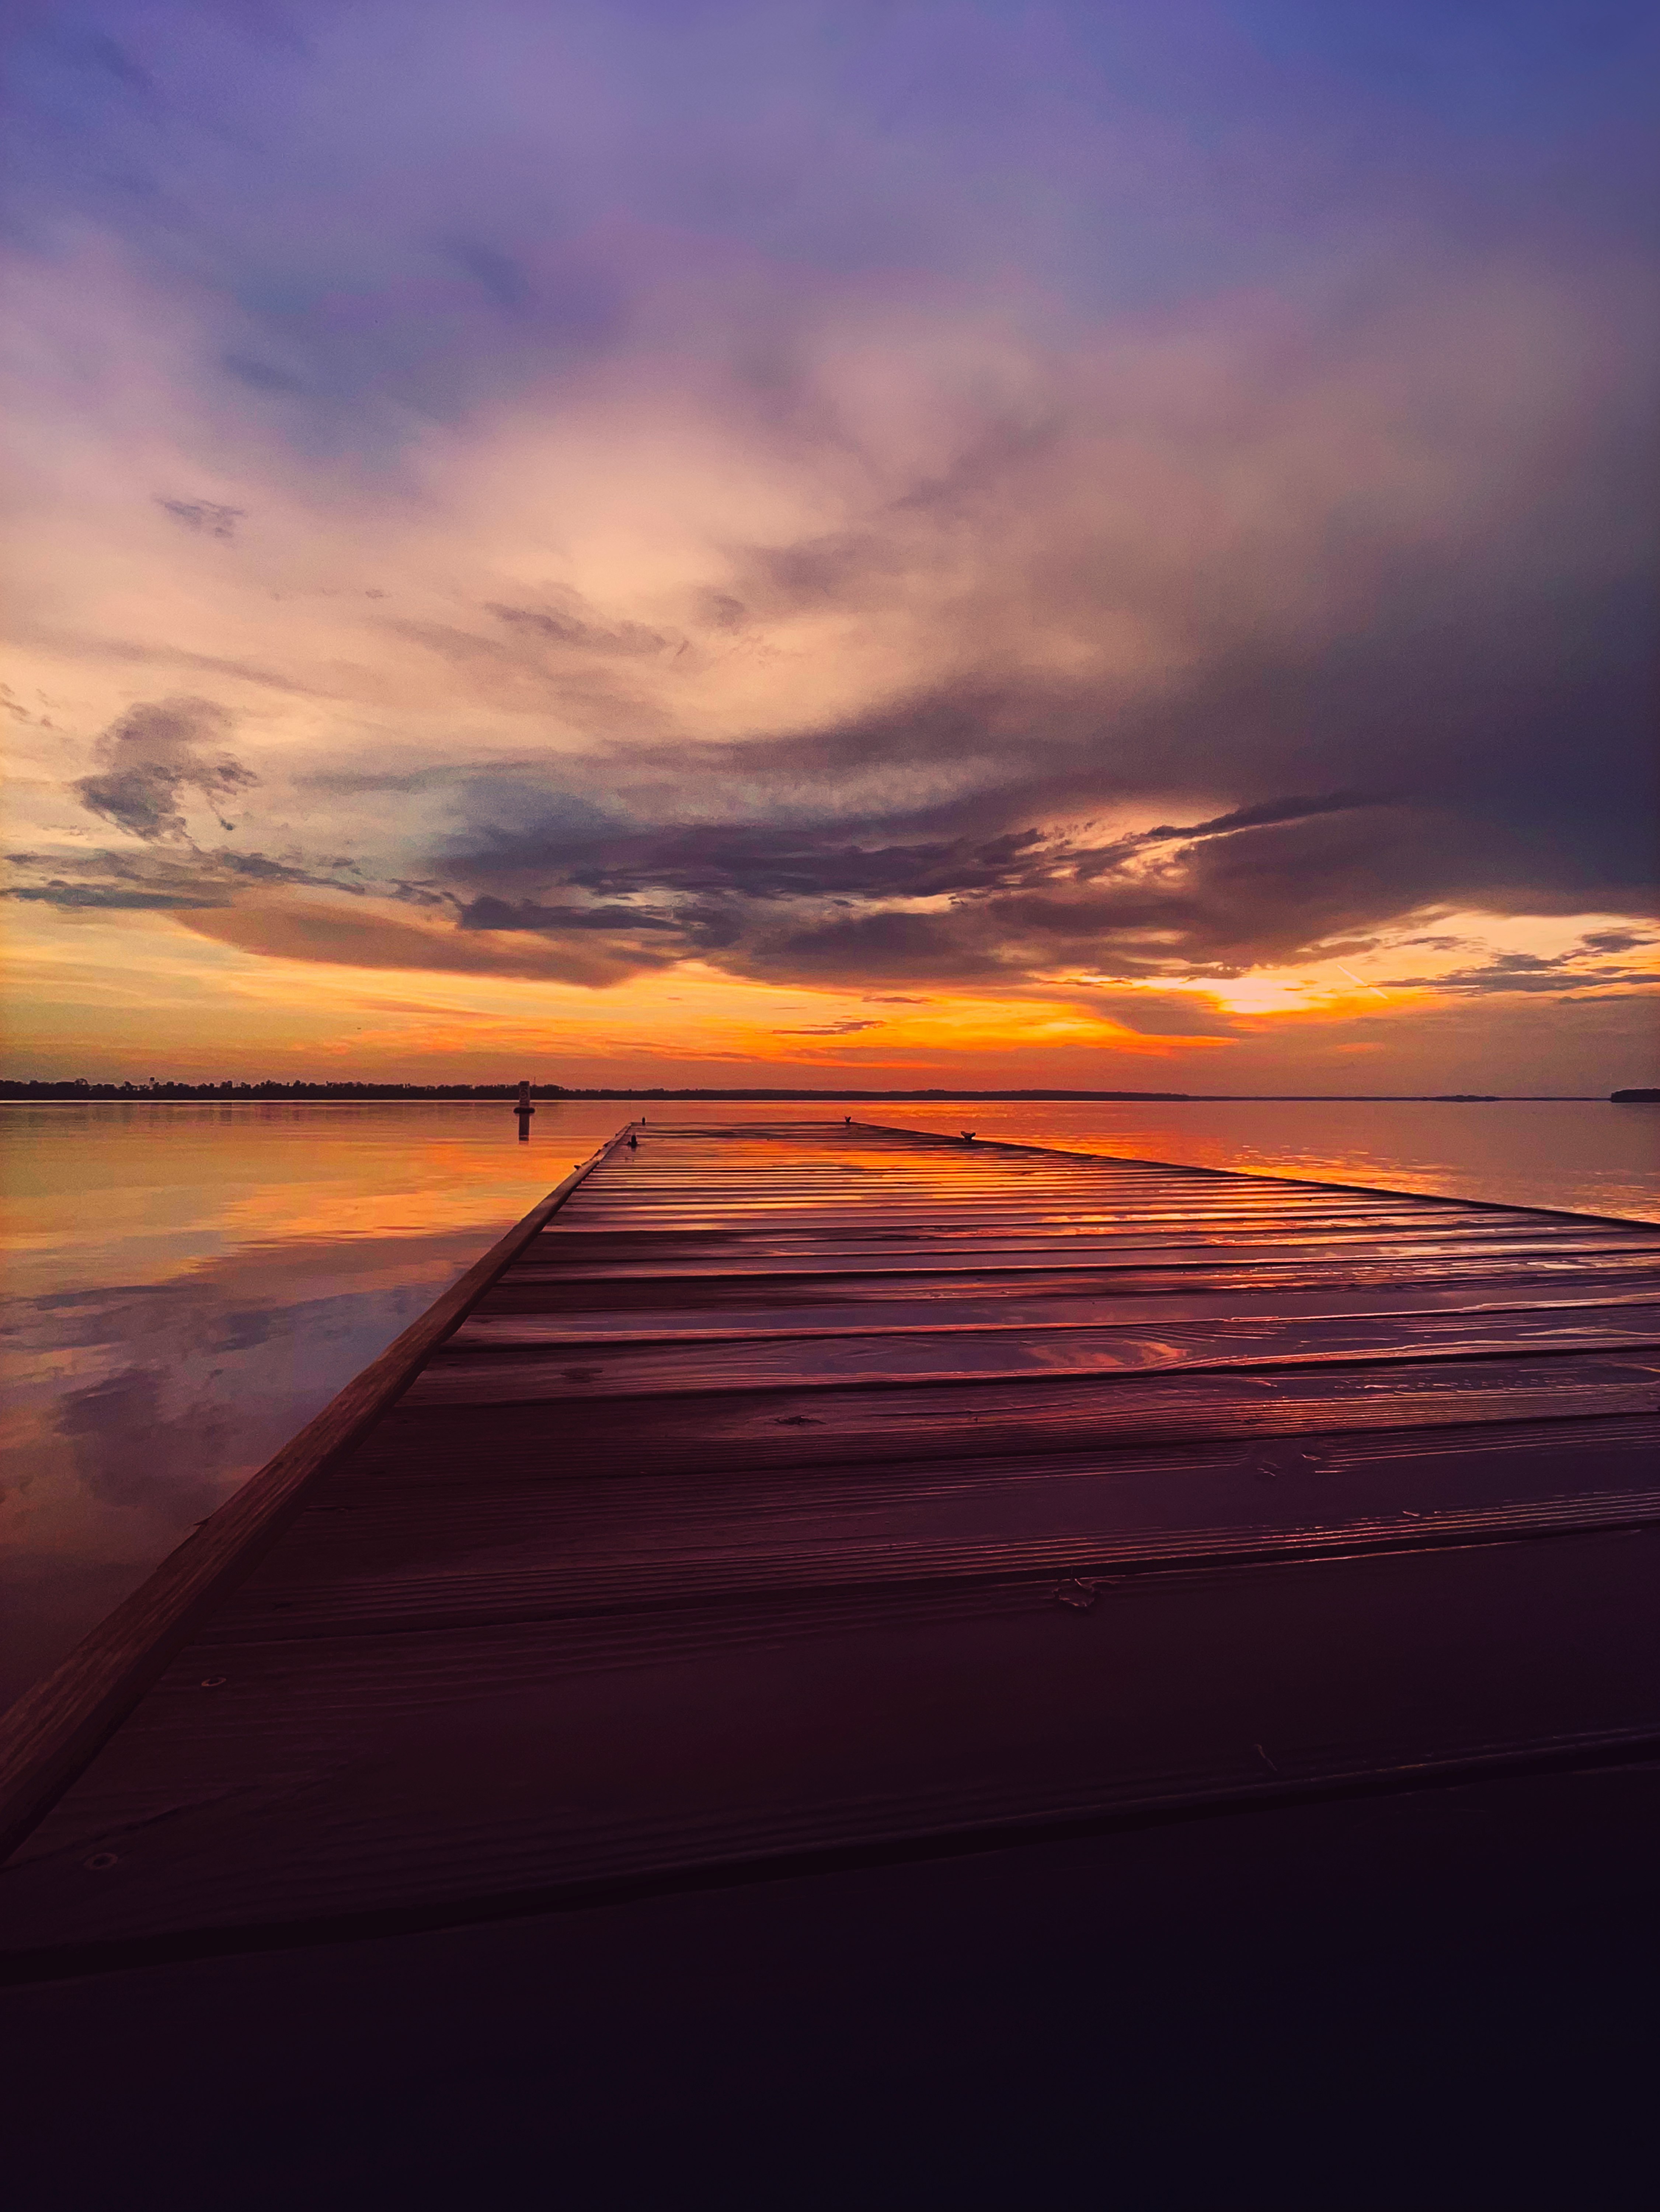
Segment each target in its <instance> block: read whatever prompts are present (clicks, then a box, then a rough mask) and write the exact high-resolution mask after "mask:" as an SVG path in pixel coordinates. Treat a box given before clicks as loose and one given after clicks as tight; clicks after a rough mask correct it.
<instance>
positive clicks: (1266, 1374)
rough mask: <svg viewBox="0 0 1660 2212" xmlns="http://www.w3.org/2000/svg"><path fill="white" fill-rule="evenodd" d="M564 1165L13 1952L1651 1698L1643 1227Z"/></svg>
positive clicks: (1027, 1813)
mask: <svg viewBox="0 0 1660 2212" xmlns="http://www.w3.org/2000/svg"><path fill="white" fill-rule="evenodd" d="M560 1196H561V1194H555V1198H554V1200H550V1201H548V1202H547V1205H546V1206H545V1208H544V1209H543V1210H541V1218H538V1217H537V1216H532V1217H530V1218H527V1221H526V1223H524V1224H521V1225H520V1229H519V1230H518V1231H515V1232H514V1241H513V1245H512V1249H511V1250H510V1251H508V1252H507V1253H506V1254H505V1255H504V1254H503V1251H502V1248H498V1250H497V1253H496V1254H495V1255H491V1261H490V1263H484V1264H485V1271H486V1273H488V1276H489V1280H488V1282H487V1283H481V1284H479V1285H474V1286H473V1288H472V1289H471V1291H469V1292H468V1293H467V1295H466V1297H465V1299H464V1300H460V1301H458V1304H457V1305H456V1309H455V1310H454V1311H453V1313H451V1314H450V1315H449V1316H447V1318H445V1319H444V1320H443V1321H442V1322H441V1325H438V1326H435V1327H434V1328H433V1329H432V1330H431V1332H430V1334H429V1337H428V1338H427V1340H425V1341H424V1342H423V1343H422V1344H421V1345H420V1346H417V1347H415V1348H414V1349H413V1352H412V1356H411V1357H410V1361H409V1364H408V1367H407V1368H406V1369H405V1371H404V1376H403V1377H402V1379H401V1380H400V1382H399V1383H398V1386H397V1388H396V1389H386V1390H385V1391H383V1392H382V1393H381V1394H380V1396H379V1397H378V1398H377V1399H376V1400H375V1401H374V1405H373V1406H371V1407H368V1409H367V1410H364V1409H362V1408H360V1410H362V1419H356V1420H355V1422H354V1425H352V1426H351V1427H350V1433H349V1434H348V1433H346V1432H345V1431H344V1430H342V1431H338V1432H337V1433H336V1434H335V1435H334V1437H333V1439H332V1441H331V1443H329V1444H328V1446H327V1449H326V1450H325V1452H324V1454H323V1455H322V1456H321V1457H320V1458H319V1461H318V1463H317V1465H316V1466H315V1467H313V1469H312V1472H311V1474H309V1475H308V1476H307V1478H306V1479H305V1480H304V1482H303V1484H301V1483H298V1482H296V1483H295V1484H294V1485H293V1486H291V1487H290V1488H289V1489H287V1490H285V1491H284V1492H283V1497H282V1499H281V1502H280V1510H279V1511H277V1512H275V1513H273V1515H272V1517H271V1521H270V1522H268V1523H265V1524H263V1525H262V1528H261V1530H260V1533H259V1537H258V1543H257V1544H244V1545H243V1546H242V1547H240V1549H238V1550H237V1552H236V1553H235V1568H234V1574H233V1573H230V1572H227V1573H226V1574H225V1575H224V1576H223V1577H222V1578H221V1579H220V1581H219V1582H218V1583H216V1584H215V1585H212V1586H211V1587H208V1588H206V1589H204V1590H203V1592H202V1593H201V1594H200V1595H199V1596H198V1597H197V1598H196V1599H194V1600H193V1601H192V1606H191V1608H190V1611H189V1616H188V1618H187V1619H183V1618H182V1617H181V1620H180V1622H179V1624H177V1625H176V1633H175V1634H174V1649H175V1650H176V1652H177V1656H176V1657H175V1658H174V1659H173V1662H172V1664H171V1665H170V1666H168V1667H167V1668H166V1669H165V1671H164V1672H162V1673H161V1674H160V1675H159V1677H158V1679H156V1680H155V1681H154V1684H153V1686H151V1687H150V1688H149V1691H148V1692H147V1693H146V1694H144V1695H143V1696H142V1698H138V1699H137V1704H136V1705H133V1709H132V1710H131V1712H130V1714H129V1717H127V1718H126V1720H125V1723H124V1724H123V1725H121V1726H120V1727H119V1728H118V1729H115V1730H114V1733H113V1734H112V1735H108V1740H107V1741H106V1742H105V1743H104V1746H103V1748H102V1749H101V1751H100V1752H99V1753H98V1754H97V1756H96V1757H94V1758H93V1759H91V1761H90V1763H89V1764H88V1765H86V1767H85V1771H83V1772H82V1774H81V1776H80V1778H79V1779H78V1780H77V1781H76V1782H75V1783H74V1784H73V1786H71V1787H70V1788H69V1789H67V1790H64V1793H63V1795H62V1796H61V1798H60V1799H59V1801H58V1803H57V1804H56V1805H55V1807H54V1808H53V1809H52V1811H51V1813H50V1814H48V1815H47V1817H46V1819H45V1820H42V1821H41V1823H40V1826H39V1827H38V1828H37V1829H36V1830H35V1831H34V1832H33V1834H31V1835H30V1836H29V1838H28V1839H27V1843H26V1844H24V1845H23V1847H22V1848H21V1850H17V1851H15V1853H14V1854H13V1856H12V1857H11V1858H10V1859H9V1861H8V1862H7V1863H6V1865H5V1867H4V1869H3V1870H0V1948H3V1949H7V1950H9V1951H10V1952H11V1953H12V1954H14V1963H13V1971H15V1972H16V1973H18V1974H20V1975H21V1976H23V1977H25V1978H27V1977H29V1976H31V1975H40V1974H50V1973H59V1972H63V1973H67V1972H83V1971H85V1972H90V1971H93V1970H94V1969H96V1968H100V1967H112V1966H118V1965H119V1964H121V1963H122V1962H123V1961H124V1960H130V1959H131V1957H133V1956H136V1955H137V1953H135V1951H134V1949H133V1947H134V1946H137V1947H138V1948H139V1950H140V1951H143V1947H145V1946H150V1947H155V1946H158V1945H159V1946H161V1952H160V1953H156V1952H155V1951H154V1950H153V1949H152V1951H150V1952H145V1955H165V1954H166V1947H167V1946H168V1945H169V1944H177V1945H178V1946H179V1955H185V1954H192V1955H193V1954H195V1953H196V1952H199V1951H201V1950H202V1949H203V1948H206V1949H210V1950H211V1949H214V1948H232V1949H234V1948H237V1947H238V1946H239V1945H243V1944H257V1943H263V1942H277V1941H288V1940H298V1935H299V1933H301V1932H304V1931H310V1932H309V1933H308V1934H307V1936H306V1940H308V1941H309V1940H319V1941H320V1940H325V1939H330V1940H331V1939H332V1937H333V1936H342V1935H344V1934H348V1933H350V1932H353V1931H357V1932H361V1931H362V1930H364V1929H367V1928H368V1927H371V1926H373V1925H375V1924H379V1923H377V1918H376V1916H377V1915H379V1916H381V1917H384V1916H386V1915H387V1914H391V1915H392V1916H394V1917H396V1916H398V1915H405V1916H413V1917H412V1918H410V1919H409V1920H408V1921H407V1923H400V1924H410V1925H414V1924H421V1925H434V1926H436V1925H443V1924H447V1923H449V1922H452V1921H456V1920H465V1919H466V1918H468V1917H477V1916H478V1915H480V1914H488V1913H491V1912H496V1911H505V1910H508V1909H519V1905H524V1907H525V1909H529V1906H530V1904H532V1903H539V1904H547V1903H550V1902H560V1901H569V1900H571V1899H582V1898H593V1897H597V1896H600V1895H609V1894H613V1893H621V1892H623V1891H627V1890H628V1889H629V1885H631V1884H632V1885H636V1886H639V1885H643V1886H644V1887H648V1888H652V1887H658V1888H673V1887H675V1886H676V1885H677V1884H678V1883H696V1882H699V1881H703V1880H705V1879H708V1878H714V1877H716V1876H718V1878H720V1879H721V1880H726V1879H727V1878H729V1877H730V1878H734V1879H736V1878H739V1875H735V1874H733V1869H738V1870H739V1873H740V1874H741V1870H742V1869H751V1871H755V1870H760V1871H765V1870H767V1869H774V1870H776V1869H781V1868H787V1867H790V1866H794V1865H799V1864H801V1863H809V1862H811V1863H822V1862H824V1860H825V1859H826V1858H827V1857H828V1858H829V1859H830V1860H835V1859H836V1857H837V1855H838V1854H841V1855H846V1854H853V1855H854V1856H858V1855H860V1854H863V1855H866V1856H869V1855H874V1856H876V1857H882V1856H883V1855H884V1854H899V1855H902V1856H903V1855H907V1854H909V1855H911V1856H915V1855H916V1854H918V1853H922V1854H926V1853H927V1852H928V1851H930V1850H936V1849H937V1850H941V1851H945V1850H955V1849H957V1848H958V1846H959V1845H960V1844H961V1842H962V1839H963V1838H965V1837H969V1838H973V1837H979V1838H988V1837H994V1838H1011V1839H1016V1840H1018V1839H1019V1838H1031V1837H1035V1836H1037V1835H1040V1834H1048V1833H1052V1832H1055V1831H1056V1830H1057V1829H1060V1830H1064V1829H1066V1828H1067V1824H1069V1823H1072V1824H1077V1823H1082V1824H1083V1825H1085V1826H1089V1825H1090V1824H1091V1823H1101V1822H1106V1823H1109V1824H1110V1823H1111V1822H1113V1821H1116V1820H1144V1819H1158V1820H1162V1819H1165V1818H1171V1819H1177V1818H1186V1817H1188V1816H1189V1814H1190V1813H1191V1812H1192V1811H1193V1809H1194V1808H1195V1807H1198V1808H1210V1809H1211V1810H1213V1811H1215V1810H1225V1809H1227V1808H1239V1807H1243V1806H1246V1805H1250V1804H1256V1803H1260V1802H1265V1801H1267V1800H1274V1799H1275V1794H1276V1793H1279V1794H1280V1795H1282V1796H1284V1795H1287V1794H1288V1795H1289V1796H1292V1797H1296V1796H1298V1793H1307V1792H1312V1793H1314V1794H1316V1795H1319V1794H1321V1793H1323V1792H1328V1793H1329V1792H1331V1791H1337V1792H1340V1793H1341V1792H1344V1791H1347V1790H1353V1789H1372V1788H1390V1789H1392V1788H1395V1787H1399V1786H1404V1782H1405V1780H1406V1779H1407V1778H1411V1777H1414V1776H1416V1777H1418V1778H1420V1779H1421V1778H1425V1777H1429V1778H1441V1779H1444V1780H1450V1779H1456V1778H1460V1777H1468V1775H1469V1774H1471V1773H1474V1772H1476V1771H1481V1772H1487V1771H1510V1769H1511V1768H1513V1767H1518V1766H1529V1765H1539V1764H1540V1763H1541V1762H1542V1763H1544V1764H1547V1765H1550V1764H1556V1765H1567V1766H1569V1767H1572V1766H1574V1765H1595V1764H1596V1763H1597V1762H1599V1761H1602V1760H1604V1759H1610V1758H1614V1757H1618V1756H1620V1755H1623V1754H1624V1753H1626V1752H1629V1751H1630V1750H1631V1748H1632V1747H1633V1746H1635V1747H1639V1749H1641V1748H1644V1747H1649V1748H1651V1747H1653V1746H1654V1745H1655V1744H1656V1743H1657V1742H1660V1703H1657V1699H1656V1695H1655V1686H1656V1683H1657V1681H1660V1666H1657V1663H1656V1662H1657V1659H1660V1645H1657V1644H1656V1641H1655V1639H1656V1636H1657V1634H1660V1629H1657V1626H1656V1624H1657V1622H1660V1607H1655V1606H1654V1604H1653V1602H1652V1593H1653V1588H1654V1577H1655V1560H1656V1558H1657V1556H1660V1486H1657V1483H1656V1480H1655V1474H1654V1468H1655V1464H1656V1459H1657V1452H1660V1230H1657V1229H1656V1228H1654V1227H1652V1226H1650V1225H1644V1224H1640V1223H1627V1222H1618V1221H1603V1220H1596V1219H1592V1218H1579V1217H1573V1216H1562V1215H1554V1214H1549V1213H1546V1212H1526V1211H1523V1210H1520V1209H1513V1208H1502V1207H1490V1206H1477V1205H1473V1204H1469V1203H1467V1202H1464V1201H1461V1200H1418V1199H1416V1198H1413V1197H1408V1196H1402V1194H1399V1193H1385V1192H1378V1193H1372V1192H1367V1191H1364V1190H1357V1189H1355V1188H1350V1187H1347V1186H1326V1185H1315V1184H1304V1183H1296V1182H1289V1181H1282V1180H1280V1179H1279V1178H1275V1177H1272V1176H1230V1175H1226V1174H1223V1173H1219V1172H1217V1171H1211V1170H1196V1169H1188V1168H1183V1167H1171V1166H1165V1165H1160V1164H1157V1163H1149V1162H1140V1161H1125V1160H1118V1159H1112V1158H1097V1157H1094V1156H1091V1155H1080V1156H1069V1155H1063V1154H1056V1153H1046V1152H1037V1151H1036V1150H1026V1149H1024V1148H1018V1147H1010V1146H988V1145H987V1146H982V1145H979V1144H976V1145H974V1146H964V1145H963V1144H962V1143H961V1142H960V1141H957V1140H951V1139H935V1138H931V1137H929V1138H924V1137H922V1136H920V1135H917V1134H915V1133H902V1132H892V1131H888V1130H884V1129H874V1128H870V1127H852V1126H849V1125H848V1124H846V1123H844V1122H842V1121H837V1122H835V1123H829V1124H827V1123H822V1122H820V1123H812V1122H804V1121H785V1120H781V1121H777V1122H775V1123H764V1124H763V1123H755V1124H746V1125H744V1126H741V1127H731V1128H726V1127H697V1128H683V1127H678V1126H677V1125H668V1126H664V1125H655V1126H652V1127H642V1129H641V1130H640V1131H639V1143H638V1146H637V1147H628V1146H622V1147H617V1146H616V1145H615V1141H614V1142H613V1147H612V1148H611V1150H610V1151H609V1152H607V1153H606V1155H605V1158H604V1159H603V1162H601V1161H596V1162H594V1163H590V1164H589V1171H588V1172H587V1178H586V1180H584V1181H582V1182H581V1187H580V1188H575V1179H573V1182H572V1186H571V1187H569V1188H564V1189H563V1191H562V1198H563V1202H562V1204H561V1205H560V1210H559V1212H558V1214H557V1217H556V1219H553V1220H548V1219H547V1218H546V1215H547V1213H548V1212H551V1208H552V1206H553V1204H554V1203H556V1202H557V1201H558V1200H559V1198H560ZM461 1288H462V1286H461V1285H458V1291H460V1290H461ZM464 1310H465V1317H464ZM373 1373H374V1370H370V1375H373ZM360 1381H362V1382H367V1381H368V1377H367V1376H366V1377H364V1378H360ZM405 1386H407V1387H405ZM354 1388H356V1386H354ZM298 1443H303V1439H297V1440H296V1444H298ZM293 1449H295V1447H290V1451H292V1450H293ZM276 1464H277V1463H276V1462H273V1465H274V1466H275V1465H276ZM218 1517H219V1516H216V1519H217V1518H218ZM186 1549H188V1547H186ZM181 1556H182V1555H181ZM119 1618H120V1616H119V1615H118V1616H117V1621H118V1622H119ZM142 1687H143V1685H142V1684H139V1685H137V1688H142ZM133 1695H134V1696H136V1695H137V1690H134V1692H133ZM128 1703H129V1704H131V1703H132V1698H131V1697H129V1699H128ZM514 1900H519V1905H514ZM527 1900H528V1901H529V1902H528V1903H527V1902H526V1901H527ZM283 1929H288V1930H289V1931H290V1934H289V1936H283V1934H282V1932H281V1931H282V1930H283Z"/></svg>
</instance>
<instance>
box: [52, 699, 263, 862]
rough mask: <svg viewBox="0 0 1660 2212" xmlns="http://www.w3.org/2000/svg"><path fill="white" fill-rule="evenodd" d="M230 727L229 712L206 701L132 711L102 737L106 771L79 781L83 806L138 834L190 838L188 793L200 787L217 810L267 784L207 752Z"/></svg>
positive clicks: (100, 745) (162, 703)
mask: <svg viewBox="0 0 1660 2212" xmlns="http://www.w3.org/2000/svg"><path fill="white" fill-rule="evenodd" d="M229 726H230V718H229V716H228V714H225V712H224V711H223V709H222V708H219V707H216V706H215V705H214V704H213V703H212V702H211V701H210V700H206V699H164V700H160V701H157V702H155V703H153V704H149V705H145V706H139V707H134V708H131V710H130V711H129V712H128V713H127V714H124V715H123V716H122V717H121V719H120V720H119V721H118V722H116V723H114V724H112V726H111V727H110V728H109V729H107V730H106V732H104V734H103V736H102V737H101V738H100V739H99V741H98V757H99V759H100V761H101V762H102V763H104V768H103V772H102V773H101V774H100V775H85V776H82V778H81V779H80V780H79V781H78V782H77V783H76V786H75V789H76V793H78V794H79V797H80V799H81V803H82V805H83V806H85V807H86V808H87V809H88V811H89V812H91V813H94V814H101V815H103V816H104V817H106V820H108V821H111V822H113V823H115V824H116V825H117V826H118V828H119V829H127V830H131V833H132V835H133V836H135V837H143V838H147V839H152V840H153V839H157V838H165V837H183V836H184V835H185V815H184V811H183V809H182V808H181V807H180V805H179V794H180V793H181V792H185V791H197V792H199V793H201V794H202V796H203V797H204V799H207V801H208V802H209V804H210V805H212V806H213V807H214V808H215V809H216V810H217V808H218V807H219V806H220V805H222V804H223V803H226V802H228V801H229V800H231V799H235V798H237V797H239V796H240V794H241V793H244V792H246V791H247V790H249V789H251V788H252V786H254V785H255V784H257V783H258V781H259V779H258V776H257V775H255V774H254V773H253V771H252V769H247V768H244V767H243V766H242V764H241V763H240V762H239V761H236V760H234V759H233V758H232V757H231V756H230V755H229V754H228V753H225V752H219V753H210V752H209V751H208V750H206V747H207V746H208V745H209V744H211V743H212V742H213V741H214V740H215V739H216V738H218V737H219V736H220V734H221V733H222V732H223V731H224V730H226V729H228V727H229ZM224 826H225V827H226V828H227V829H228V828H229V827H230V824H229V823H225V825H224Z"/></svg>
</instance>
